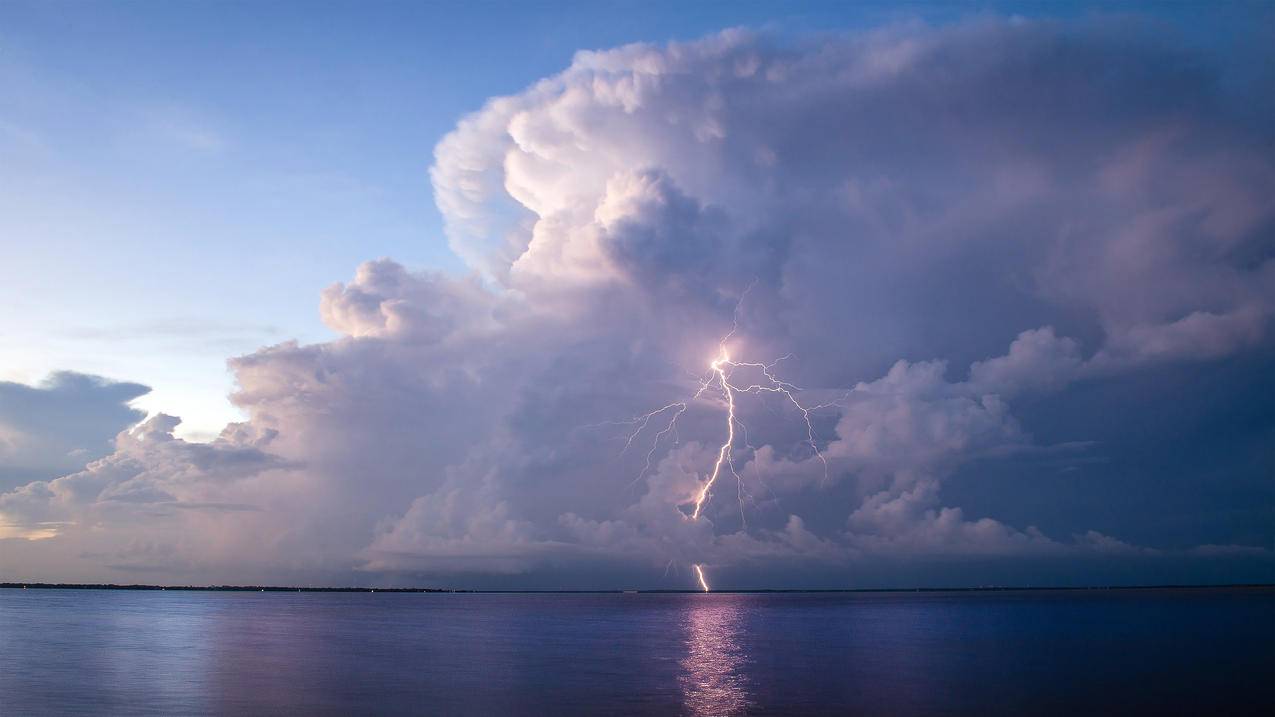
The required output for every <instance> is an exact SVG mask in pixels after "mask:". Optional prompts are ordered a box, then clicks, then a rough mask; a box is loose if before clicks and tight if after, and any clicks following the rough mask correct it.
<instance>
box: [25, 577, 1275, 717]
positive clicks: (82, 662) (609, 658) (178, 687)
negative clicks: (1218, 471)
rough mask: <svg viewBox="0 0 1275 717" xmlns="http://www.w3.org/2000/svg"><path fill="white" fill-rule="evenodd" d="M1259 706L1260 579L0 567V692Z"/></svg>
mask: <svg viewBox="0 0 1275 717" xmlns="http://www.w3.org/2000/svg"><path fill="white" fill-rule="evenodd" d="M1095 710H1099V711H1103V712H1118V713H1123V714H1130V713H1144V714H1153V713H1154V714H1164V713H1174V714H1183V713H1197V714H1203V713H1211V714H1242V713H1253V714H1259V713H1265V714H1273V713H1275V590H1256V589H1253V590H1207V591H1204V590H1180V591H1175V590H1165V591H1092V592H1070V591H1063V592H1050V591H1040V592H1006V593H869V594H865V593H858V594H761V595H758V594H739V595H728V594H708V595H702V594H675V595H658V594H643V595H619V594H605V595H535V594H499V595H497V594H419V593H415V594H390V593H373V594H367V593H219V592H172V591H169V592H123V591H91V590H86V591H79V590H38V591H37V590H25V591H24V590H0V714H3V715H25V714H65V713H91V714H103V713H129V714H139V713H141V714H145V713H153V714H164V715H175V714H210V713H235V714H244V713H257V714H280V713H289V714H350V713H359V714H402V713H415V714H477V715H517V714H541V715H542V714H553V715H573V714H668V715H676V714H686V715H730V714H776V715H781V714H782V715H801V714H881V715H885V714H889V715H900V714H902V715H906V714H1075V713H1082V712H1092V711H1095Z"/></svg>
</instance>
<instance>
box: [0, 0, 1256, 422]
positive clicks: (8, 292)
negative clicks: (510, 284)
mask: <svg viewBox="0 0 1275 717" xmlns="http://www.w3.org/2000/svg"><path fill="white" fill-rule="evenodd" d="M1147 7H1149V8H1151V9H1152V10H1153V11H1155V13H1156V14H1158V15H1160V16H1162V17H1163V18H1164V19H1165V20H1166V21H1168V22H1170V23H1173V24H1174V25H1175V26H1177V27H1178V28H1179V29H1180V30H1182V31H1184V32H1185V33H1187V34H1188V36H1189V37H1190V38H1191V41H1192V42H1197V43H1200V44H1201V45H1205V46H1209V45H1214V44H1217V43H1219V42H1230V41H1231V39H1232V38H1233V34H1232V33H1229V32H1226V30H1228V29H1230V28H1231V27H1232V26H1233V25H1234V23H1237V22H1246V21H1247V19H1248V18H1249V17H1250V15H1251V13H1250V12H1247V10H1251V8H1245V7H1244V6H1243V5H1240V4H1227V8H1226V10H1225V11H1223V12H1216V11H1214V10H1212V9H1208V10H1206V8H1205V7H1204V6H1203V5H1190V4H1185V3H1168V4H1152V5H1150V6H1143V7H1142V8H1135V7H1133V6H1129V5H1126V4H1122V5H1120V6H1118V9H1120V10H1121V11H1127V10H1131V9H1146V8H1147ZM1006 9H1008V10H1011V11H1012V12H1015V13H1023V14H1027V15H1046V16H1060V17H1068V16H1077V15H1083V14H1086V13H1089V12H1094V11H1105V10H1106V9H1108V8H1107V6H1104V5H1101V4H1097V5H1089V6H1085V5H1078V4H1074V3H1061V4H1052V3H1032V4H1028V5H1026V6H1016V5H1004V4H996V3H939V4H932V5H909V6H903V7H902V8H898V7H893V6H891V5H889V4H872V3H866V4H855V3H797V2H742V3H718V2H704V3H671V4H670V3H629V2H618V3H607V2H600V3H562V4H551V3H495V2H476V3H372V4H368V3H326V2H321V3H309V2H305V3H286V2H272V3H141V2H130V3H62V2H37V3H21V2H17V3H15V2H8V3H4V4H3V6H0V84H3V85H4V86H5V87H7V90H6V91H5V92H3V93H0V165H2V166H3V167H4V171H3V172H2V173H0V238H2V241H0V302H3V303H4V304H5V305H7V306H10V307H13V309H14V310H12V311H10V312H7V313H8V315H7V316H6V318H5V319H4V321H3V322H0V332H3V336H4V337H5V340H4V341H3V342H0V379H7V380H15V381H21V382H26V383H33V382H35V381H38V380H39V379H41V378H42V377H43V376H44V375H45V374H47V373H48V372H51V371H54V370H67V369H70V370H77V371H83V372H88V373H95V374H101V375H105V376H109V377H112V378H116V379H121V380H133V381H141V382H143V383H146V384H148V385H150V386H152V388H153V391H152V393H151V394H150V395H148V396H145V397H143V398H142V399H140V400H139V401H138V404H137V405H139V406H141V407H143V408H145V409H147V410H149V411H152V412H153V411H158V410H163V411H167V412H169V413H175V414H178V415H181V416H183V417H184V420H185V424H184V425H183V427H182V429H181V430H182V432H183V434H184V435H187V436H194V437H201V436H202V437H207V436H209V435H211V434H213V433H215V432H217V431H218V430H220V427H221V426H222V425H224V423H226V422H227V421H228V420H232V419H236V418H238V417H240V414H238V412H236V411H235V410H234V409H233V408H232V407H231V406H230V405H229V403H228V402H227V401H226V400H225V399H224V395H225V394H226V392H227V391H228V390H229V389H230V387H231V378H230V376H229V374H228V373H227V372H226V370H225V367H224V360H225V359H226V358H227V357H229V356H234V355H239V354H243V353H247V352H250V351H252V350H254V349H256V348H257V347H258V346H261V345H265V344H270V343H276V342H278V341H282V340H285V339H292V338H295V339H298V340H300V341H302V342H303V343H304V342H313V341H318V340H322V339H326V338H330V337H331V333H330V332H329V331H328V330H327V329H326V328H325V327H324V326H323V325H322V323H321V322H320V321H319V317H318V312H317V310H316V304H317V294H318V292H319V291H320V290H321V289H322V288H323V287H325V286H327V285H329V284H331V283H333V282H335V281H340V280H345V279H346V278H348V277H349V276H350V274H351V272H352V270H353V268H354V267H355V266H356V265H357V264H358V263H359V262H360V261H363V260H366V259H369V258H375V257H381V256H388V257H393V258H394V259H396V260H397V261H400V262H402V263H404V264H405V265H407V266H411V267H433V268H439V269H443V270H447V271H462V270H463V267H462V266H461V264H460V262H459V261H458V260H457V259H456V258H455V257H454V256H453V255H452V253H451V252H450V251H449V249H448V248H447V246H446V242H445V240H444V239H443V232H442V226H441V219H440V216H439V213H438V211H437V209H436V207H435V206H434V204H433V202H432V198H431V191H430V187H429V181H428V175H427V168H428V166H429V165H430V163H431V161H432V151H433V148H434V145H435V143H437V142H438V140H439V139H440V138H441V137H442V136H443V135H444V134H445V133H446V132H447V131H449V130H450V129H451V128H452V127H454V126H455V123H456V121H457V119H458V118H459V117H461V116H463V115H464V114H466V113H469V112H473V111H475V110H477V109H478V108H479V107H481V106H482V104H483V102H484V101H485V100H486V99H487V98H489V97H493V96H499V95H506V94H512V93H515V92H517V91H519V90H521V89H522V88H524V87H526V86H527V85H529V84H530V83H532V82H534V81H535V80H537V79H539V78H541V77H546V76H549V75H552V74H554V73H556V72H558V71H560V70H562V69H563V68H565V67H566V66H567V65H568V64H569V63H570V61H571V58H572V56H573V54H574V53H575V52H576V51H577V50H580V49H589V48H606V47H612V46H616V45H621V44H624V43H628V42H636V41H667V40H672V39H683V40H689V39H694V38H697V37H699V36H701V35H704V34H707V33H710V32H713V31H716V30H719V29H721V28H724V27H730V26H749V27H754V28H765V29H770V30H774V31H778V32H781V33H794V34H795V33H804V32H823V31H835V30H842V29H853V28H856V27H862V26H869V25H875V24H880V23H882V22H890V21H900V20H904V21H906V20H907V19H909V18H920V19H924V20H925V21H928V22H937V23H943V22H949V21H953V20H956V19H959V18H963V17H967V16H969V15H971V14H975V15H977V14H980V13H984V14H991V13H995V12H1001V11H1005V10H1006Z"/></svg>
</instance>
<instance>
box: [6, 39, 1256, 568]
mask: <svg viewBox="0 0 1275 717" xmlns="http://www.w3.org/2000/svg"><path fill="white" fill-rule="evenodd" d="M1195 60H1196V58H1193V57H1191V56H1190V55H1188V54H1185V52H1184V51H1183V50H1180V49H1176V48H1174V47H1172V46H1170V45H1167V44H1164V43H1162V42H1160V41H1157V40H1156V39H1155V38H1154V37H1150V36H1147V35H1145V34H1141V33H1129V34H1122V33H1112V32H1109V31H1106V30H1105V29H1104V28H1102V27H1100V26H1096V25H1087V24H1080V25H1066V24H1056V23H1051V22H1025V21H1012V22H1010V21H981V22H977V23H972V24H963V25H957V26H952V27H947V28H941V29H933V28H922V27H911V26H909V27H906V28H891V29H885V30H880V31H876V32H870V33H865V34H860V35H855V36H848V37H838V38H831V39H829V38H821V39H818V40H800V39H799V40H796V41H793V40H791V39H788V40H783V39H779V38H774V37H769V36H766V35H755V34H752V33H748V32H742V31H729V32H725V33H722V34H720V35H716V36H712V37H709V38H706V39H703V40H700V41H696V42H690V43H677V44H672V45H668V46H654V45H631V46H626V47H622V48H619V49H615V50H609V51H602V52H582V53H580V54H578V55H577V56H576V58H575V60H574V61H573V63H572V65H571V66H570V67H569V68H568V69H567V70H565V71H564V72H563V73H561V74H559V75H556V76H554V77H551V78H547V79H545V80H542V81H541V82H539V83H537V84H535V85H534V86H532V87H530V88H528V89H527V90H526V91H524V92H522V93H520V94H518V95H515V96H511V97H502V98H497V99H493V100H491V101H490V102H489V103H488V104H487V105H486V106H485V107H484V108H482V109H481V110H480V111H478V112H476V113H475V114H473V115H471V116H469V117H467V118H464V119H463V120H462V121H461V122H460V123H459V125H458V126H457V128H456V129H455V130H454V131H453V132H452V133H451V134H449V135H448V136H447V137H446V138H444V139H443V140H442V142H441V143H440V144H439V146H438V148H437V152H436V161H435V165H434V167H433V170H432V177H433V181H434V188H435V197H436V201H437V203H438V205H439V207H440V208H441V210H442V211H443V214H444V217H445V219H446V226H447V234H448V240H449V241H450V242H451V245H452V247H453V248H454V249H455V250H456V252H457V253H458V254H460V255H461V256H462V257H463V258H464V259H465V260H466V261H467V262H468V263H469V264H470V266H471V267H472V270H473V272H474V273H473V275H471V276H466V277H454V276H446V275H441V274H434V273H413V272H410V271H408V270H406V269H404V268H403V267H401V266H399V265H398V264H396V263H394V262H393V261H389V260H379V261H375V262H369V263H367V264H365V265H363V266H362V267H360V268H359V269H358V272H357V274H356V276H355V278H354V280H353V281H351V282H350V283H348V284H343V285H341V284H338V285H336V286H333V287H330V288H329V289H327V290H326V291H324V292H323V295H322V304H321V311H322V316H323V319H324V321H325V322H326V323H327V324H328V325H329V326H330V327H332V328H333V329H334V330H336V331H338V332H340V333H341V334H342V337H341V338H339V339H337V340H335V341H332V342H329V343H324V344H317V345H308V346H302V345H297V344H295V343H285V344H280V345H277V346H272V347H269V348H265V349H262V350H261V351H259V352H257V353H254V354H251V355H249V356H244V357H240V358H237V359H234V360H232V361H231V366H232V368H233V370H234V371H235V374H236V376H237V380H238V390H237V392H236V393H235V395H234V400H235V402H236V403H237V404H238V405H239V406H240V407H242V408H243V409H245V410H246V411H247V412H248V414H249V415H250V416H251V418H250V420H249V422H248V423H247V424H244V425H239V426H232V427H231V428H229V429H228V430H227V432H226V433H225V434H223V436H222V438H220V439H219V440H218V441H217V442H215V443H213V444H210V445H208V446H195V445H192V444H187V443H184V442H182V441H180V440H179V439H176V438H173V437H172V436H171V435H170V433H171V426H167V425H166V424H162V422H161V424H156V423H154V422H151V423H148V424H146V425H145V426H143V427H141V428H139V429H135V430H134V431H133V432H132V433H125V434H121V436H120V438H119V439H118V445H117V452H116V454H114V455H112V456H109V457H107V458H105V459H103V460H102V461H99V462H98V463H95V464H93V465H90V466H89V467H88V468H87V469H86V470H85V471H83V472H81V473H77V474H74V475H70V476H67V477H64V478H60V479H58V480H53V481H49V482H40V483H33V484H31V485H28V486H25V487H23V488H21V489H18V490H16V491H14V492H11V493H8V494H5V495H4V496H2V497H0V514H3V515H4V516H5V517H6V520H7V521H8V522H9V523H11V524H34V523H35V522H39V523H40V524H41V525H48V526H55V527H53V528H49V529H47V530H45V531H44V532H43V533H41V534H40V537H45V538H47V539H46V540H40V541H26V542H24V543H23V544H21V545H19V544H18V543H16V542H13V541H10V543H9V544H8V547H7V548H6V550H5V554H4V557H3V561H4V563H6V564H7V565H5V567H6V570H9V571H14V570H19V571H21V570H26V571H28V572H31V571H35V570H36V569H35V568H34V567H33V566H34V565H35V564H36V562H37V561H43V560H53V561H54V563H56V564H58V565H60V566H62V568H60V569H66V570H72V569H74V570H82V571H87V572H92V571H93V570H95V569H96V568H97V567H98V566H100V565H101V564H103V562H104V561H103V560H102V559H101V558H100V557H98V556H100V555H102V554H103V553H101V552H100V551H99V552H91V553H89V552H85V547H84V544H85V543H86V542H87V541H90V540H92V541H95V542H97V543H99V544H109V546H110V550H111V551H113V552H110V553H109V555H110V556H111V558H110V560H111V561H113V563H112V564H121V565H136V564H138V561H142V562H144V561H146V560H151V559H152V557H148V556H155V555H162V560H163V561H166V562H164V564H165V565H171V566H173V569H174V570H177V569H181V570H188V571H200V572H201V574H205V575H223V574H224V575H244V576H255V575H271V574H273V575H278V574H279V571H297V572H299V573H305V572H306V571H309V573H308V574H318V575H323V574H349V571H360V570H361V571H368V572H372V573H410V574H422V573H424V574H437V573H457V572H461V573H465V572H468V573H497V574H510V573H518V572H524V571H532V570H536V569H538V568H539V567H542V566H545V565H554V566H559V567H561V566H563V565H570V564H572V563H573V561H574V562H576V563H581V564H583V563H589V564H593V563H596V562H599V561H600V562H605V563H610V564H620V565H632V566H640V569H644V570H645V569H649V568H651V567H652V566H654V567H656V568H665V567H666V566H668V565H670V564H682V565H685V564H689V563H692V562H694V563H706V564H710V565H719V566H720V565H729V564H733V563H744V562H750V561H751V562H757V561H761V562H765V561H791V560H804V561H811V562H812V563H817V564H822V565H842V564H848V563H852V562H853V561H855V560H858V559H861V558H863V557H864V556H873V555H886V556H888V555H951V554H958V555H980V556H987V555H994V556H996V555H1020V556H1022V555H1049V556H1061V557H1066V556H1068V555H1077V554H1090V553H1104V554H1113V552H1123V553H1130V552H1131V551H1132V552H1133V553H1137V551H1141V550H1145V549H1143V548H1137V547H1135V546H1132V545H1129V544H1128V543H1124V542H1121V541H1119V540H1117V539H1116V538H1112V537H1110V536H1105V535H1102V534H1101V533H1097V532H1093V531H1088V530H1087V528H1086V527H1085V526H1084V525H1083V516H1077V517H1076V519H1077V521H1078V522H1079V523H1081V524H1080V525H1077V526H1076V528H1075V530H1074V531H1073V533H1072V534H1073V535H1074V536H1076V537H1069V536H1052V537H1051V536H1048V535H1046V534H1045V533H1043V532H1042V531H1040V530H1038V529H1036V528H1034V527H1032V526H1029V525H1023V526H1010V525H1007V524H1005V523H1003V522H1000V521H997V520H995V519H994V518H993V517H969V516H966V515H965V514H964V512H963V511H962V509H961V508H959V507H955V506H944V505H943V498H942V487H943V485H944V481H945V480H946V479H947V478H948V477H949V476H951V475H952V474H953V472H954V471H956V470H958V469H959V468H960V467H962V466H964V465H967V464H968V463H969V462H970V461H972V460H985V459H987V458H988V457H989V456H993V457H994V456H996V455H1004V454H1007V453H1009V452H1013V451H1022V450H1031V449H1033V448H1035V449H1048V447H1042V446H1038V445H1037V444H1036V443H1035V441H1034V439H1033V437H1032V435H1031V432H1030V430H1029V429H1028V427H1025V426H1024V425H1022V424H1021V422H1020V421H1019V420H1018V419H1017V418H1016V417H1015V415H1014V410H1013V405H1014V402H1015V400H1017V399H1018V398H1019V397H1021V396H1024V395H1034V396H1042V395H1043V396H1048V395H1050V394H1056V393H1058V392H1064V391H1066V390H1068V388H1069V387H1070V386H1073V385H1075V384H1077V383H1078V382H1084V381H1090V380H1096V379H1099V378H1106V377H1113V376H1114V377H1119V376H1120V375H1122V374H1124V373H1127V372H1130V371H1133V370H1136V369H1138V368H1140V367H1144V366H1148V365H1153V364H1160V363H1166V362H1185V361H1192V362H1200V361H1211V360H1217V359H1219V358H1223V357H1226V356H1232V355H1236V354H1240V353H1243V352H1251V351H1258V350H1267V349H1268V348H1269V329H1270V324H1271V318H1272V312H1273V311H1275V261H1273V260H1272V258H1271V256H1272V252H1271V250H1272V243H1271V237H1272V227H1273V221H1275V205H1272V203H1271V202H1270V197H1271V196H1275V162H1272V158H1271V155H1270V146H1271V144H1270V140H1271V136H1270V129H1269V127H1266V128H1260V127H1253V126H1252V125H1250V124H1246V123H1245V122H1243V121H1241V120H1240V119H1237V118H1236V117H1235V116H1234V115H1233V114H1232V113H1231V112H1230V110H1229V107H1230V104H1229V103H1230V98H1228V97H1225V96H1223V95H1221V94H1220V90H1219V89H1218V87H1219V83H1218V82H1216V79H1217V78H1216V76H1215V74H1213V72H1214V71H1211V70H1209V69H1207V65H1206V64H1203V63H1201V62H1197V61H1195ZM741 299H742V301H741ZM733 323H734V324H737V330H736V332H735V334H734V336H733V338H732V342H731V346H732V351H735V352H738V353H739V354H740V355H746V356H750V357H753V358H755V359H757V360H766V361H769V360H773V359H776V358H778V357H780V356H783V355H786V354H793V355H794V358H792V359H790V360H788V361H787V362H786V363H785V364H783V367H784V368H783V370H784V371H785V372H786V375H788V376H791V378H792V381H793V382H794V383H795V384H797V385H800V386H803V387H806V388H805V389H804V390H803V392H802V393H803V395H805V396H808V397H810V399H811V401H810V403H811V404H815V403H818V404H821V405H825V408H823V409H821V410H820V411H818V412H816V414H815V415H814V416H813V426H814V428H815V430H816V432H817V434H818V436H817V441H816V444H817V447H818V449H819V450H820V452H821V454H822V456H823V459H824V460H823V461H819V460H816V458H817V457H816V456H814V455H813V453H812V451H811V450H810V447H809V446H808V444H807V443H806V442H805V441H804V434H802V433H801V432H800V430H798V429H797V428H795V426H796V424H795V422H794V420H793V419H794V416H793V415H792V412H791V407H789V408H788V409H785V407H784V406H783V405H782V404H780V403H774V402H769V401H767V400H765V399H764V398H761V399H756V397H749V399H748V402H747V405H744V406H742V407H741V409H740V410H741V414H742V418H743V419H744V420H745V422H746V424H747V426H748V430H749V436H748V438H747V442H748V444H749V447H745V445H744V443H743V442H741V443H740V444H739V451H738V454H737V462H738V468H739V473H740V476H741V483H740V484H739V485H733V480H734V479H733V478H732V479H731V482H728V483H724V484H722V485H721V486H720V487H719V488H717V489H716V491H715V493H714V498H713V499H712V501H711V502H710V504H709V506H708V508H707V510H706V511H705V513H704V516H703V519H701V520H692V519H690V517H689V516H688V512H687V510H686V509H685V506H686V505H687V504H688V502H690V501H691V500H693V498H694V495H695V493H696V491H697V490H698V488H699V486H700V485H702V482H703V480H704V479H705V476H706V474H707V472H708V470H709V468H710V466H711V464H712V461H713V459H714V457H715V454H716V451H717V448H718V446H719V445H720V443H721V440H722V435H721V434H722V432H723V426H724V424H723V422H722V421H723V419H722V406H721V405H719V404H718V403H715V402H714V401H713V400H708V399H705V400H700V401H697V402H694V403H692V404H690V405H689V406H688V408H687V410H686V412H685V414H684V415H683V416H682V418H681V419H680V420H679V425H678V430H677V431H676V433H675V434H670V435H666V436H663V437H661V438H659V441H661V442H659V443H656V442H655V441H656V440H657V437H656V436H655V435H654V434H655V431H654V430H648V431H645V432H643V433H640V434H638V436H637V438H636V439H635V445H636V446H637V447H636V448H634V447H633V446H630V447H629V448H628V449H627V450H626V449H625V442H626V437H627V436H628V435H630V434H631V433H632V429H633V428H634V426H633V424H625V423H624V422H625V420H626V419H629V418H630V417H632V416H640V415H642V414H644V413H645V412H647V411H650V410H652V409H653V408H656V407H658V406H660V405H663V404H665V403H668V402H669V401H673V400H678V399H679V398H681V397H684V396H685V395H686V394H687V393H688V390H689V391H690V392H693V390H694V388H695V386H696V380H697V379H696V378H695V376H697V375H699V374H702V372H703V370H704V368H705V367H706V364H707V361H708V360H709V359H711V357H712V356H713V355H714V352H715V351H716V349H717V344H718V341H719V339H720V338H721V337H722V336H723V335H725V334H726V333H727V332H728V331H730V329H731V326H732V324H733ZM754 399H756V400H754ZM652 448H654V450H653V451H652V450H651V449H652ZM646 461H651V462H652V463H653V465H652V468H651V470H648V471H646V472H645V473H643V472H642V467H643V465H644V463H645V462H646ZM824 461H826V465H827V469H826V470H825V469H824V467H823V462H824ZM635 479H638V480H636V481H635ZM1024 480H1030V477H1025V478H1024ZM182 505H188V506H193V508H192V509H188V510H179V509H177V507H175V506H182ZM229 507H233V508H234V509H230V508H229ZM90 532H91V533H92V536H93V537H92V538H90V537H89V535H90ZM156 546H163V547H162V549H159V548H157V547H156ZM1120 546H1123V549H1122V550H1121V551H1116V550H1115V549H1116V548H1117V547H1120ZM157 551H158V552H157ZM82 555H88V556H89V557H78V558H77V557H76V556H82ZM156 559H157V558H156ZM58 561H60V562H58ZM77 561H78V562H77ZM54 563H50V564H54ZM66 566H75V567H74V568H71V567H66ZM635 569H638V568H635ZM37 572H38V571H37Z"/></svg>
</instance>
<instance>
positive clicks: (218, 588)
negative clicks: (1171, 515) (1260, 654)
mask: <svg viewBox="0 0 1275 717" xmlns="http://www.w3.org/2000/svg"><path fill="white" fill-rule="evenodd" d="M4 588H8V589H15V590H143V591H145V590H150V591H168V590H177V591H185V592H267V593H281V592H282V593H474V594H487V595H493V594H494V595H501V594H519V595H522V594H544V595H570V594H576V595H579V594H584V595H621V594H629V593H642V594H681V593H700V592H702V591H700V590H638V589H618V590H470V589H464V588H376V587H304V586H291V587H289V586H281V585H117V584H113V583H22V582H8V583H0V589H4ZM1273 588H1275V583H1233V584H1222V585H1089V586H1082V587H1074V586H1048V585H1045V586H985V587H914V588H827V589H810V590H803V589H792V590H789V589H758V590H713V591H712V592H715V593H727V594H766V593H953V592H957V593H959V592H1046V591H1070V592H1086V591H1088V592H1092V591H1113V590H1237V589H1250V590H1263V589H1273Z"/></svg>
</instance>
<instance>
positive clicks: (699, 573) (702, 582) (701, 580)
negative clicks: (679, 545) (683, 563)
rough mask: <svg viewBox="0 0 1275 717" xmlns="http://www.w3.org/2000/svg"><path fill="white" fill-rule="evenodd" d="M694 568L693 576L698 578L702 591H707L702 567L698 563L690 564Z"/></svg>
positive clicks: (706, 582)
mask: <svg viewBox="0 0 1275 717" xmlns="http://www.w3.org/2000/svg"><path fill="white" fill-rule="evenodd" d="M692 567H694V568H695V577H697V578H699V586H700V588H701V589H703V590H704V592H708V591H709V587H708V581H707V580H705V579H704V568H702V567H700V566H699V565H694V566H692Z"/></svg>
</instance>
